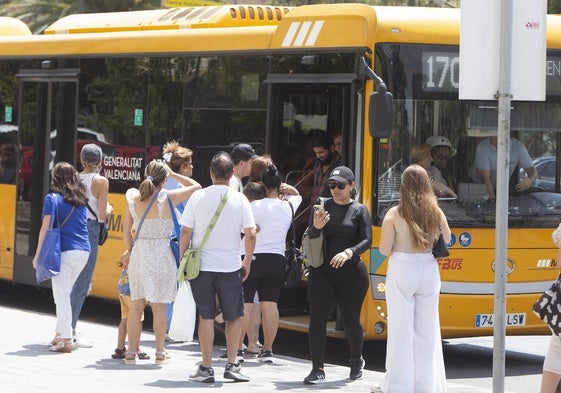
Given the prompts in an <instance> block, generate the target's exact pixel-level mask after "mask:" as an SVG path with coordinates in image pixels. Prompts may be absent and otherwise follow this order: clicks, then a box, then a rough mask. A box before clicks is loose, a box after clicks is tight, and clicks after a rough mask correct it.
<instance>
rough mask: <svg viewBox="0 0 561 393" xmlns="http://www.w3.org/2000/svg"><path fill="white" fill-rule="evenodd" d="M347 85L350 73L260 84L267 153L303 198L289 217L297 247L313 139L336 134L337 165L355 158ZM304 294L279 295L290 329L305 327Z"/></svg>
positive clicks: (305, 218)
mask: <svg viewBox="0 0 561 393" xmlns="http://www.w3.org/2000/svg"><path fill="white" fill-rule="evenodd" d="M353 80H356V75H354V74H321V75H318V74H313V75H309V74H299V75H295V74H292V75H280V74H275V75H272V74H270V75H269V76H268V78H267V80H266V82H267V83H269V98H268V118H267V140H266V144H267V151H269V152H270V153H271V156H272V157H273V160H274V161H275V163H276V164H277V165H278V169H279V172H280V174H281V176H282V178H283V179H284V181H285V182H286V183H288V184H291V185H293V186H295V187H296V188H297V189H298V191H299V192H300V194H301V195H302V197H303V201H302V205H301V206H300V208H299V209H298V211H297V212H296V217H295V224H296V242H297V243H298V244H297V245H298V246H299V244H300V239H301V237H302V234H303V233H304V230H305V228H306V226H307V224H308V219H309V210H310V195H311V189H312V185H313V166H314V163H315V161H316V158H315V156H314V153H313V149H312V138H313V136H314V135H315V134H317V133H320V132H327V133H329V134H330V135H332V136H335V135H337V134H339V133H341V134H342V135H343V141H344V142H343V152H342V155H343V161H344V162H345V163H346V164H347V165H351V164H350V163H352V162H354V159H355V158H354V156H355V149H354V148H353V146H354V145H355V143H354V141H355V139H354V138H355V135H354V133H353V132H352V131H354V130H355V129H356V121H355V119H356V116H355V113H356V106H357V104H356V101H357V100H356V99H355V98H353V97H356V92H355V91H354V85H353V83H352V82H353ZM351 166H352V165H351ZM289 236H291V233H290V232H289ZM306 290H307V288H305V287H302V288H292V289H290V290H283V293H282V294H281V299H280V301H279V309H280V311H281V315H283V317H284V318H285V321H284V322H286V318H289V319H290V322H289V324H290V325H291V326H292V327H294V326H295V325H294V324H296V325H299V324H302V325H301V326H302V328H304V327H307V319H306V317H304V316H303V314H304V313H305V312H306V310H307V302H306V294H305V293H302V292H305V291H306ZM298 315H301V316H302V320H300V319H299V317H298ZM284 322H281V324H282V323H284ZM333 323H334V322H333ZM341 329H342V328H341Z"/></svg>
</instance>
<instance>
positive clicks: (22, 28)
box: [0, 16, 31, 36]
mask: <svg viewBox="0 0 561 393" xmlns="http://www.w3.org/2000/svg"><path fill="white" fill-rule="evenodd" d="M14 35H19V36H22V35H24V36H30V35H31V30H29V27H27V25H26V24H25V23H23V22H22V21H21V20H19V19H16V18H8V17H5V16H0V36H14Z"/></svg>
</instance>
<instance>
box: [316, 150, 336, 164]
mask: <svg viewBox="0 0 561 393" xmlns="http://www.w3.org/2000/svg"><path fill="white" fill-rule="evenodd" d="M318 161H319V163H320V164H321V165H329V164H331V162H332V161H333V153H331V152H330V153H329V154H328V155H327V157H325V158H323V159H322V158H318Z"/></svg>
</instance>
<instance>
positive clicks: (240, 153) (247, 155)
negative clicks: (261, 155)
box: [230, 143, 257, 161]
mask: <svg viewBox="0 0 561 393" xmlns="http://www.w3.org/2000/svg"><path fill="white" fill-rule="evenodd" d="M230 157H232V160H234V161H240V160H241V161H245V160H249V159H252V158H255V157H257V154H255V150H253V147H252V146H251V145H248V144H247V143H240V144H238V145H236V146H234V148H233V149H232V152H231V153H230Z"/></svg>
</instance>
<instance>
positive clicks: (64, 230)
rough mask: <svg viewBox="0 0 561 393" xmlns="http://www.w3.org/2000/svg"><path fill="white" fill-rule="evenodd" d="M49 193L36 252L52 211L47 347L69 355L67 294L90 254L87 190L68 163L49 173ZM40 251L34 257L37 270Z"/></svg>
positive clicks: (70, 342)
mask: <svg viewBox="0 0 561 393" xmlns="http://www.w3.org/2000/svg"><path fill="white" fill-rule="evenodd" d="M51 191H52V193H50V194H48V195H47V196H45V202H44V204H43V222H42V224H41V230H40V231H39V239H38V242H37V250H41V247H42V245H43V241H44V239H45V234H46V232H47V229H49V223H50V220H51V216H50V212H51V211H52V209H53V205H54V209H55V210H54V211H55V217H53V218H54V220H55V221H54V226H55V227H56V226H58V227H60V250H61V253H60V274H58V275H57V276H54V277H53V278H52V279H51V280H52V288H53V298H54V301H55V305H56V318H57V323H56V335H55V339H54V340H53V342H52V344H53V345H51V346H50V347H49V350H50V351H53V352H71V351H72V349H73V348H74V344H73V342H72V307H71V305H70V292H71V291H72V287H73V285H74V282H75V281H76V279H77V278H78V275H79V274H80V272H81V271H82V269H84V266H86V263H87V261H88V257H89V255H90V241H89V238H88V227H87V219H86V203H87V202H88V200H87V198H86V190H85V188H84V185H83V184H82V182H81V181H80V177H79V176H78V172H77V171H76V169H75V168H74V167H73V166H72V165H70V164H69V163H67V162H59V163H57V164H56V165H55V166H54V168H53V170H52V172H51ZM38 257H39V252H37V253H36V254H35V257H34V258H33V267H34V268H37V258H38Z"/></svg>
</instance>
